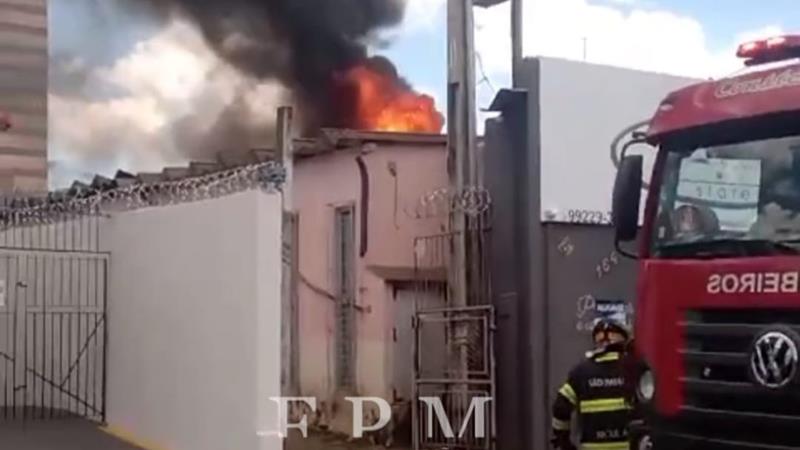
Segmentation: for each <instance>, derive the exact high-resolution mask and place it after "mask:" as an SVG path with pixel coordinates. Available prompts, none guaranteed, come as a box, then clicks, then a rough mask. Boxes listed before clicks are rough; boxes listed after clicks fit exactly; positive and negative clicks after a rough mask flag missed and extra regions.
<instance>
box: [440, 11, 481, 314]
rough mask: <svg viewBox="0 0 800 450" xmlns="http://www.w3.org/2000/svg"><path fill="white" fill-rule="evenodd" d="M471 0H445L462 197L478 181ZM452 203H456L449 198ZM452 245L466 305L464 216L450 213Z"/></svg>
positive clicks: (456, 282)
mask: <svg viewBox="0 0 800 450" xmlns="http://www.w3.org/2000/svg"><path fill="white" fill-rule="evenodd" d="M474 29H475V27H474V17H473V0H448V2H447V137H448V139H447V149H448V172H449V176H450V194H451V196H453V198H458V196H460V195H463V194H464V192H465V190H466V188H467V187H468V186H469V187H472V186H474V185H475V184H476V183H477V181H478V157H477V151H476V140H477V137H476V132H475V129H476V103H475V34H474ZM451 203H455V202H451ZM450 222H451V231H452V232H453V234H452V236H453V240H454V242H453V245H452V250H451V251H452V254H451V260H450V268H449V269H450V270H449V274H448V275H449V276H448V281H449V285H450V298H451V300H452V301H453V305H452V306H455V307H459V306H466V305H467V303H468V301H467V296H468V294H469V293H468V292H467V286H468V276H469V270H468V268H467V249H468V243H467V236H468V233H467V217H466V216H465V214H464V211H459V210H457V208H453V210H452V211H451V220H450Z"/></svg>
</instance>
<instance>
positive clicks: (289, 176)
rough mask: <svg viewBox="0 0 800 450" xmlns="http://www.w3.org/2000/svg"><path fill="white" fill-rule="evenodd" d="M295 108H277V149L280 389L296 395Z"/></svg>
mask: <svg viewBox="0 0 800 450" xmlns="http://www.w3.org/2000/svg"><path fill="white" fill-rule="evenodd" d="M292 116H293V114H292V108H291V107H288V106H282V107H280V108H278V124H277V125H278V126H277V129H278V130H277V136H276V144H277V152H278V155H277V156H278V158H279V159H280V162H281V165H282V166H283V168H284V170H285V172H286V180H285V181H284V184H283V192H282V193H283V229H282V231H281V236H282V238H281V240H282V245H281V247H282V248H281V261H282V270H281V342H282V345H281V349H282V350H281V391H282V394H283V395H297V394H298V390H299V386H298V385H297V370H298V365H299V360H298V352H299V346H298V341H297V339H298V327H299V316H298V311H297V280H298V278H299V277H298V275H297V274H298V269H299V268H298V265H297V263H298V260H297V257H298V253H297V223H296V219H295V217H296V216H295V214H294V209H293V208H294V203H293V192H292V191H293V190H294V185H293V179H294V148H293V144H294V142H293V139H292V118H293V117H292Z"/></svg>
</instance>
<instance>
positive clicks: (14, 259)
mask: <svg viewBox="0 0 800 450" xmlns="http://www.w3.org/2000/svg"><path fill="white" fill-rule="evenodd" d="M107 275H108V255H105V254H100V253H91V252H75V251H58V252H55V251H42V250H0V282H1V283H2V285H3V288H2V290H3V293H2V295H0V297H1V298H0V390H1V391H0V408H2V413H0V420H10V419H22V420H27V419H46V418H54V417H67V416H81V417H86V418H90V419H93V420H97V421H100V422H102V421H103V420H104V419H105V386H106V365H105V361H106V352H107V346H106V336H107V327H106V303H107V295H106V293H107V286H106V283H107Z"/></svg>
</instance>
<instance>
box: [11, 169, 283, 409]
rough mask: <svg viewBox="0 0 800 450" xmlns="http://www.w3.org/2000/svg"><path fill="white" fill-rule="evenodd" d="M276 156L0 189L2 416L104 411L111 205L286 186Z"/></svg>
mask: <svg viewBox="0 0 800 450" xmlns="http://www.w3.org/2000/svg"><path fill="white" fill-rule="evenodd" d="M284 178H285V173H284V170H283V168H282V167H281V166H280V165H279V164H276V163H274V162H268V163H262V164H254V165H250V166H244V167H238V168H235V169H231V170H227V171H222V172H216V173H212V174H207V175H202V176H198V177H193V178H186V179H181V180H173V181H170V180H165V181H161V182H158V183H151V184H135V185H127V186H115V187H113V188H108V187H107V186H105V187H97V188H85V189H71V190H68V191H62V192H55V193H48V194H42V195H20V194H19V193H15V194H14V195H5V196H2V195H0V421H3V420H37V419H38V420H41V419H51V418H60V417H75V416H77V417H84V418H88V419H91V420H95V421H98V422H103V421H104V420H105V417H106V402H105V399H106V382H107V375H106V360H107V354H108V345H107V336H108V316H107V305H108V303H109V299H108V277H109V263H110V257H111V256H110V254H108V253H107V252H104V251H103V247H104V244H103V240H102V233H101V231H102V228H103V224H104V223H105V222H106V221H107V220H108V218H109V217H110V215H111V214H114V213H117V212H121V211H127V210H131V209H137V208H144V207H156V206H163V205H171V204H177V203H186V202H192V201H201V200H205V199H210V198H216V197H220V196H224V195H230V194H233V193H236V192H241V191H245V190H250V189H268V190H272V189H280V188H281V187H282V183H283V180H284Z"/></svg>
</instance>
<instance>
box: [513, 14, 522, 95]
mask: <svg viewBox="0 0 800 450" xmlns="http://www.w3.org/2000/svg"><path fill="white" fill-rule="evenodd" d="M522 1H523V0H511V80H512V81H511V84H512V86H511V87H514V88H518V87H520V84H521V83H522V80H521V79H520V77H521V76H522V73H521V70H522V38H523V34H522V12H523V11H522Z"/></svg>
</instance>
